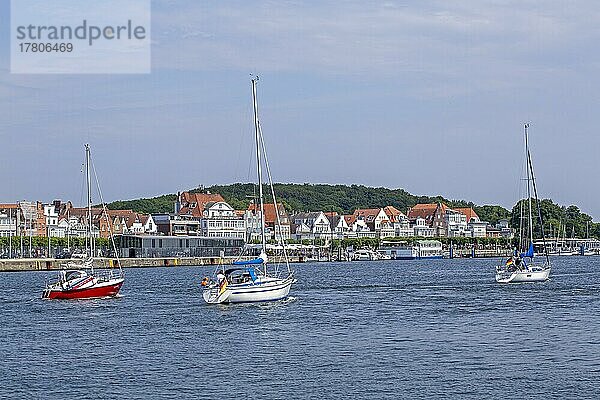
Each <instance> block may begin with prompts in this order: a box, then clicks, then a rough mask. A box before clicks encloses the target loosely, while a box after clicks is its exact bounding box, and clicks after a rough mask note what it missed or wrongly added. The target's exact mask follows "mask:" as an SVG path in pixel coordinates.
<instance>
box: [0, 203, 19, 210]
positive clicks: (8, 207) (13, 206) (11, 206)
mask: <svg viewBox="0 0 600 400" xmlns="http://www.w3.org/2000/svg"><path fill="white" fill-rule="evenodd" d="M17 208H19V205H18V204H16V203H14V204H0V209H5V210H16V209H17Z"/></svg>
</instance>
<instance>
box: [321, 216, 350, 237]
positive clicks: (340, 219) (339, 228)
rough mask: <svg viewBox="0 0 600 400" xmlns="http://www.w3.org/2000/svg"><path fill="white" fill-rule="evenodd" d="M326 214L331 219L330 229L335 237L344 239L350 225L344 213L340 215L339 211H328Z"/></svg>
mask: <svg viewBox="0 0 600 400" xmlns="http://www.w3.org/2000/svg"><path fill="white" fill-rule="evenodd" d="M325 216H326V217H327V219H328V220H329V226H330V230H331V232H332V237H333V238H334V239H343V238H344V237H347V236H348V233H349V232H350V227H349V226H348V223H347V222H346V219H345V218H344V216H343V215H339V214H338V213H337V212H335V211H333V212H326V213H325Z"/></svg>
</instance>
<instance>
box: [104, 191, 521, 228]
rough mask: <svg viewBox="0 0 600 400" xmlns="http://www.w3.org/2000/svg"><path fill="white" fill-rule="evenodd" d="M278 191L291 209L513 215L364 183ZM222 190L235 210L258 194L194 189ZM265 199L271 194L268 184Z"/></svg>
mask: <svg viewBox="0 0 600 400" xmlns="http://www.w3.org/2000/svg"><path fill="white" fill-rule="evenodd" d="M274 186H275V193H276V196H277V197H278V201H281V202H283V203H284V205H285V207H286V209H287V210H289V211H316V210H321V211H337V212H338V213H341V214H349V213H352V212H353V211H354V210H355V209H357V208H378V207H384V206H388V205H391V206H394V207H396V208H397V209H399V210H400V211H402V212H407V210H408V208H409V207H412V206H414V205H415V204H417V203H435V202H444V203H446V204H448V205H449V206H450V207H473V208H474V209H475V211H476V212H477V214H479V216H480V217H481V218H482V219H484V220H486V221H490V222H492V223H496V222H497V221H498V220H499V219H501V218H510V211H508V210H507V209H505V208H503V207H500V206H487V205H486V206H477V205H475V204H473V203H472V202H467V201H464V200H449V199H446V198H444V197H442V196H416V195H413V194H410V193H408V192H407V191H405V190H403V189H388V188H384V187H379V188H374V187H368V186H363V185H327V184H307V183H305V184H295V183H276V184H275V185H274ZM203 190H204V191H208V192H211V193H219V194H221V195H222V196H223V198H225V200H226V201H227V202H228V203H229V204H231V205H232V206H233V207H234V208H235V209H238V210H239V209H246V208H247V207H248V204H249V203H250V201H251V200H252V199H253V198H256V197H257V187H256V185H254V184H252V183H234V184H231V185H215V186H210V187H206V188H201V189H200V188H198V189H193V190H191V191H192V192H199V191H203ZM176 197H177V195H176V194H167V195H163V196H157V197H153V198H143V199H136V200H120V201H115V202H112V203H110V204H108V208H109V209H112V210H120V209H132V210H134V211H137V212H142V213H168V212H172V211H173V203H174V202H175V199H176ZM265 198H266V200H267V201H272V200H271V195H270V193H269V191H268V190H266V187H265Z"/></svg>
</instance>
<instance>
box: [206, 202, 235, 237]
mask: <svg viewBox="0 0 600 400" xmlns="http://www.w3.org/2000/svg"><path fill="white" fill-rule="evenodd" d="M202 208H203V211H202V217H201V218H200V228H201V230H202V235H203V236H207V237H219V238H227V237H229V238H238V239H244V240H246V226H245V224H244V218H243V217H240V216H238V214H237V213H236V211H235V209H234V208H233V207H231V206H230V205H229V204H228V203H226V202H225V201H224V200H221V201H209V202H206V203H204V204H203V205H202Z"/></svg>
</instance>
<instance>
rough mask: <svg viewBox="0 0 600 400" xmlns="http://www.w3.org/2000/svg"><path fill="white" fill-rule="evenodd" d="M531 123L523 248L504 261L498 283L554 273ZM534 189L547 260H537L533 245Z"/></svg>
mask: <svg viewBox="0 0 600 400" xmlns="http://www.w3.org/2000/svg"><path fill="white" fill-rule="evenodd" d="M528 129H529V124H525V171H526V172H525V174H526V182H527V205H528V216H527V218H524V216H523V202H521V218H520V223H521V226H520V229H519V232H520V234H519V249H518V250H516V251H515V255H514V256H513V257H511V258H509V259H508V260H507V261H506V262H505V263H504V264H503V265H499V266H497V267H496V282H498V283H517V282H543V281H546V280H547V279H548V278H549V276H550V269H551V265H550V258H549V257H548V248H547V246H546V239H545V235H544V222H543V220H542V212H541V209H540V202H539V199H538V194H537V186H536V183H535V175H534V173H533V165H532V163H531V154H530V152H529V132H528ZM532 189H533V194H534V195H535V203H536V206H537V214H538V215H537V217H538V219H539V223H540V227H541V228H540V229H541V235H542V241H543V246H544V253H545V254H544V256H545V257H544V261H542V262H538V261H534V257H535V252H534V247H533V212H532V201H531V200H532ZM525 219H527V230H524V229H523V225H524V220H525ZM524 232H526V233H528V234H527V237H526V238H527V240H524V238H523V236H524V235H523V233H524Z"/></svg>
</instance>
